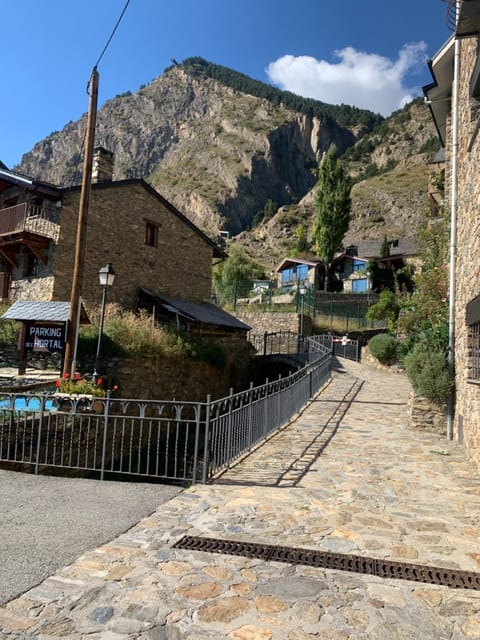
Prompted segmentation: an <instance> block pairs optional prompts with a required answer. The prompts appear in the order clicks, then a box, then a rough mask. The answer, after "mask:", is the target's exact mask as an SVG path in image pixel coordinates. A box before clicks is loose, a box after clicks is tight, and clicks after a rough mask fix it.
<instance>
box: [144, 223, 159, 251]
mask: <svg viewBox="0 0 480 640" xmlns="http://www.w3.org/2000/svg"><path fill="white" fill-rule="evenodd" d="M145 244H146V245H148V246H149V247H158V225H157V224H155V223H154V222H146V223H145Z"/></svg>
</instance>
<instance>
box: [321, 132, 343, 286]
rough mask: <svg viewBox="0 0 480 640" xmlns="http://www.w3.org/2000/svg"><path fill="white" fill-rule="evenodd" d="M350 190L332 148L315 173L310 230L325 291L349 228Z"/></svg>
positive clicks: (341, 166)
mask: <svg viewBox="0 0 480 640" xmlns="http://www.w3.org/2000/svg"><path fill="white" fill-rule="evenodd" d="M350 190H351V184H350V181H349V179H348V177H347V175H346V173H345V169H344V167H343V164H342V162H341V161H340V159H339V158H338V156H337V149H336V147H335V145H332V146H331V147H330V148H329V150H328V151H327V154H326V155H325V157H324V159H323V160H322V163H321V165H320V168H319V170H318V183H317V191H316V194H315V211H316V214H317V217H316V220H315V224H314V227H313V240H314V242H315V248H316V251H317V254H318V256H319V257H320V258H321V259H322V260H323V262H324V263H325V284H324V289H325V291H326V290H327V285H328V274H329V272H330V266H331V264H332V261H333V258H334V257H335V252H336V251H338V250H339V249H340V248H341V246H342V242H343V238H344V237H345V234H346V233H347V231H348V226H349V224H350V210H351V199H350Z"/></svg>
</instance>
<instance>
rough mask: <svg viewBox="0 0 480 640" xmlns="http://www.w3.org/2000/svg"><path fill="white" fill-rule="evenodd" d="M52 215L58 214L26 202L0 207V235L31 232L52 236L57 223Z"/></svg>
mask: <svg viewBox="0 0 480 640" xmlns="http://www.w3.org/2000/svg"><path fill="white" fill-rule="evenodd" d="M54 216H58V214H56V212H54V211H52V210H48V209H44V208H43V207H39V206H37V205H34V204H28V203H26V202H22V203H21V204H16V205H14V206H13V207H7V208H6V209H0V237H2V236H9V235H12V234H18V233H33V234H34V235H39V236H45V237H47V238H54V237H55V234H56V231H57V228H58V223H56V222H55V221H54V219H53V218H54Z"/></svg>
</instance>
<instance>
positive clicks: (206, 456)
mask: <svg viewBox="0 0 480 640" xmlns="http://www.w3.org/2000/svg"><path fill="white" fill-rule="evenodd" d="M211 402H212V396H211V395H210V394H208V396H207V404H206V405H205V435H204V442H203V469H202V482H203V483H204V484H205V483H206V482H207V478H208V465H209V464H210V410H211V406H210V405H211Z"/></svg>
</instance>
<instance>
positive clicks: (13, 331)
mask: <svg viewBox="0 0 480 640" xmlns="http://www.w3.org/2000/svg"><path fill="white" fill-rule="evenodd" d="M9 307H10V304H9V303H4V302H2V303H0V315H3V314H4V313H5V311H7V309H8V308H9ZM19 331H20V323H19V322H17V321H16V320H2V321H1V322H0V345H1V346H2V347H3V346H9V345H16V344H17V342H18V334H19Z"/></svg>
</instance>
